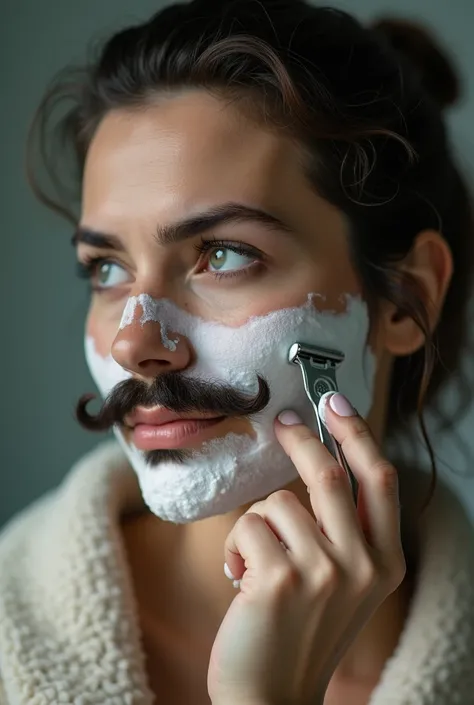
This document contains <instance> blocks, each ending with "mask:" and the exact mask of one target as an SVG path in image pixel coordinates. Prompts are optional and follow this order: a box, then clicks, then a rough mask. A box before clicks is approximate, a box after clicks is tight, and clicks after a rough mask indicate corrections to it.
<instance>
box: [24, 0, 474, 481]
mask: <svg viewBox="0 0 474 705" xmlns="http://www.w3.org/2000/svg"><path fill="white" fill-rule="evenodd" d="M187 87H194V88H196V87H198V88H203V89H205V90H209V91H212V92H215V93H217V94H219V95H220V96H223V97H225V98H228V99H230V100H236V101H239V102H240V103H241V104H242V106H243V107H245V108H247V109H249V110H252V111H253V113H254V114H255V115H256V116H257V117H262V118H265V120H266V123H267V124H273V125H274V126H275V127H277V128H278V129H282V130H285V131H287V132H291V133H292V134H293V135H294V136H295V137H296V138H297V140H298V141H299V143H300V144H301V145H302V146H303V148H304V150H305V154H306V155H307V164H306V167H307V175H308V178H309V179H310V181H311V182H312V183H313V185H314V188H315V190H317V191H318V192H319V193H320V194H321V195H322V196H323V197H324V198H326V199H327V200H328V201H330V202H331V203H333V204H335V205H336V206H337V207H338V208H340V209H341V210H342V211H343V212H344V213H345V214H346V216H347V217H348V221H349V223H350V229H351V234H350V247H351V253H352V257H353V261H354V264H355V266H356V267H357V269H358V271H359V274H360V277H361V280H362V283H363V286H364V287H365V296H366V297H367V300H368V302H369V305H370V307H371V310H372V311H376V308H377V302H379V301H380V300H381V299H385V300H389V301H391V302H393V303H394V304H396V306H397V307H398V310H399V312H400V315H409V316H411V317H412V318H413V319H414V320H415V321H416V323H417V324H418V325H419V327H420V328H421V329H422V331H423V333H424V335H425V340H426V343H425V346H424V348H423V349H422V350H420V351H418V352H416V353H415V354H414V355H410V356H407V357H405V358H398V359H397V360H396V363H395V366H394V373H393V379H392V390H391V392H392V393H391V399H390V409H389V424H390V425H391V426H393V425H394V424H395V423H396V422H397V421H399V420H400V419H406V418H407V417H411V415H413V414H414V413H416V414H417V415H418V419H419V422H420V425H421V430H422V433H423V436H424V438H425V441H426V444H427V448H428V451H429V453H430V457H431V461H432V467H433V477H432V486H431V491H432V490H433V489H434V481H435V479H436V466H435V462H434V456H433V452H432V448H431V445H430V443H429V439H428V437H427V434H426V430H425V426H424V421H423V415H422V411H423V406H424V404H425V402H427V401H428V402H430V403H431V404H433V403H434V402H435V397H436V394H437V393H438V390H439V388H440V385H441V383H442V382H443V381H444V379H445V378H446V377H447V376H449V373H450V371H452V370H455V369H456V368H457V366H458V361H459V355H460V352H461V347H462V343H463V335H464V332H465V318H464V317H465V309H466V305H467V301H468V283H469V273H470V271H471V267H472V246H473V240H474V238H473V234H474V225H473V211H472V209H471V202H470V198H469V195H468V193H467V190H466V187H465V185H464V182H463V180H462V178H461V176H460V173H459V171H458V169H457V168H456V165H455V163H454V160H453V157H452V154H451V150H450V146H449V141H448V138H447V135H446V128H445V124H444V120H443V116H442V109H443V108H445V107H446V106H447V105H450V104H452V103H453V102H454V101H455V100H456V98H457V97H458V92H459V86H458V81H457V79H456V75H455V73H454V71H453V69H452V68H451V66H450V64H449V62H448V61H447V59H446V58H445V57H444V55H443V54H442V53H441V51H440V50H439V49H438V48H437V47H436V46H435V45H434V43H433V41H432V40H431V39H430V38H429V36H428V35H427V33H426V32H425V31H424V30H422V29H420V28H419V27H417V26H414V25H412V24H408V23H405V22H401V21H395V20H384V21H380V22H378V23H377V24H376V25H375V26H374V27H373V28H365V27H363V26H362V25H361V24H360V23H359V22H357V21H356V20H355V19H354V18H353V17H351V16H350V15H348V14H346V13H344V12H341V11H337V10H334V9H330V8H323V7H313V6H310V5H309V4H307V3H306V2H304V1H303V0H227V1H225V0H194V2H191V3H190V4H186V5H185V4H174V5H171V6H169V7H167V8H166V9H164V10H162V11H160V12H158V13H157V14H156V15H154V16H153V17H152V18H151V19H150V20H149V21H148V22H145V23H143V24H139V25H137V26H133V27H130V28H127V29H125V30H123V31H120V32H118V33H117V34H115V35H114V36H112V37H111V38H110V39H109V40H108V41H107V42H106V43H105V46H103V47H101V49H100V52H99V55H98V56H97V57H96V58H95V59H94V61H93V62H92V63H91V65H90V66H88V67H86V68H84V69H82V70H79V71H75V72H74V71H68V73H67V74H66V75H64V74H63V75H60V76H59V77H58V79H57V80H56V81H55V82H54V83H53V84H52V86H51V89H50V90H49V91H48V93H47V94H46V96H45V98H44V100H43V102H42V104H41V106H40V109H39V111H38V114H37V116H36V120H35V122H34V125H33V129H32V132H31V135H30V140H29V175H30V181H31V183H32V185H33V188H34V189H35V191H36V192H37V193H38V194H39V195H40V197H41V198H42V200H43V201H44V202H46V203H47V204H48V205H50V206H52V207H54V208H56V209H57V210H59V211H60V212H62V213H63V214H64V215H69V216H71V212H70V210H69V208H68V207H66V205H65V203H66V201H65V200H64V198H65V197H66V198H67V199H69V202H70V197H71V195H73V194H74V193H75V195H76V198H77V195H78V190H77V186H78V184H79V183H80V180H81V176H82V170H83V166H84V160H85V156H86V153H87V150H88V146H89V144H90V141H91V138H92V136H93V135H94V132H95V130H96V128H97V125H98V124H99V122H100V121H101V119H102V118H103V117H104V115H105V114H107V113H108V111H110V110H113V109H116V108H123V107H132V108H133V107H137V108H140V106H143V104H144V103H146V102H147V101H150V100H153V98H154V97H155V96H156V95H157V93H163V92H166V93H172V92H173V91H175V90H179V89H182V88H187ZM61 106H65V109H61ZM58 111H59V112H58ZM52 126H54V127H55V129H54V130H52V129H51V127H52ZM57 137H59V139H60V142H59V143H58V142H57V140H56V138H57ZM38 138H39V140H38ZM70 150H72V152H71V151H70ZM68 154H69V155H70V156H72V159H73V162H72V165H71V161H70V160H68V159H67V158H66V155H68ZM37 157H40V174H39V175H38V172H37V170H36V166H37V164H38V162H37ZM58 158H59V159H58ZM63 164H66V166H67V168H68V169H69V173H72V174H73V177H74V181H73V189H76V190H75V191H73V192H72V194H71V192H70V191H69V189H68V188H67V187H66V184H67V176H66V175H65V174H63V173H62V172H61V166H62V165H63ZM71 166H73V167H74V169H73V171H71ZM40 182H41V184H42V186H41V188H40V187H39V186H38V184H39V183H40ZM46 182H48V183H49V186H48V187H43V184H44V183H46ZM49 187H53V189H54V192H55V195H54V196H53V195H51V191H50V190H49ZM72 217H73V218H74V216H72ZM425 229H436V230H439V231H440V232H441V233H442V234H443V236H444V238H445V239H446V241H447V243H448V244H449V246H450V248H451V251H452V254H453V258H454V265H455V276H454V278H453V281H452V284H451V286H450V288H449V291H448V294H447V298H446V302H445V305H444V310H443V312H442V315H441V318H440V320H439V324H438V326H437V331H436V339H437V342H436V344H435V342H434V335H433V334H432V332H430V326H429V322H428V315H427V311H426V309H425V306H424V304H423V301H424V297H423V295H422V292H421V291H420V289H419V285H418V284H417V282H416V280H415V279H414V278H411V277H409V276H408V275H406V274H403V273H402V272H401V270H400V267H399V266H398V265H399V263H400V262H401V261H402V260H403V259H404V258H405V257H406V256H407V255H408V253H409V252H410V249H411V248H412V246H413V244H414V241H415V238H416V236H417V235H418V234H419V233H420V232H421V231H422V230H425Z"/></svg>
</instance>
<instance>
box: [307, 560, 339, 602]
mask: <svg viewBox="0 0 474 705" xmlns="http://www.w3.org/2000/svg"><path fill="white" fill-rule="evenodd" d="M341 580H342V571H341V569H340V567H339V566H338V565H337V563H335V561H333V560H331V559H330V558H327V559H326V560H324V561H320V562H318V567H317V570H315V571H314V573H313V578H312V581H311V583H312V587H313V590H315V592H316V593H320V592H322V593H324V594H325V593H331V592H333V591H334V590H336V588H338V587H339V585H340V583H341Z"/></svg>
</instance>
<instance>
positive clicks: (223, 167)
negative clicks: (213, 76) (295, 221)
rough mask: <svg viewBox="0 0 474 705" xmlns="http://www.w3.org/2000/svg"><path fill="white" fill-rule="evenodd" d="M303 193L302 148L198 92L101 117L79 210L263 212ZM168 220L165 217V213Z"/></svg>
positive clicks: (211, 97) (108, 213)
mask: <svg viewBox="0 0 474 705" xmlns="http://www.w3.org/2000/svg"><path fill="white" fill-rule="evenodd" d="M302 189H303V191H304V190H306V189H309V185H308V184H307V183H306V179H305V178H304V174H303V169H302V166H301V156H300V150H299V149H298V147H297V146H296V144H295V143H294V142H292V141H291V139H289V138H288V137H286V136H284V135H283V134H279V133H277V132H276V131H275V130H271V129H270V128H264V127H263V126H260V125H258V124H257V123H256V121H254V120H252V119H250V118H249V117H247V116H246V115H244V113H243V112H242V111H241V110H240V109H239V108H238V106H236V105H235V104H230V103H228V102H224V101H223V100H220V99H218V98H216V97H214V96H211V95H210V94H208V93H206V92H204V91H189V92H184V93H182V94H179V95H176V96H173V97H164V98H159V99H158V100H157V101H156V102H155V103H154V104H151V105H147V106H145V107H143V108H140V109H126V110H125V109H123V110H115V111H112V112H110V113H109V114H107V115H106V116H105V117H104V119H103V120H102V122H101V124H100V125H99V127H98V129H97V131H96V133H95V135H94V138H93V140H92V142H91V145H90V148H89V151H88V155H87V160H86V165H85V173H84V184H83V207H84V210H85V212H86V213H87V212H90V211H92V212H94V213H95V214H97V213H98V212H99V211H103V212H106V214H107V215H108V216H113V215H114V214H117V215H120V216H121V217H122V216H123V215H124V213H123V211H124V209H126V207H127V204H128V205H129V207H131V206H132V205H133V209H134V210H135V211H137V210H140V213H141V214H142V215H143V216H144V215H145V214H146V212H147V210H148V209H150V207H151V206H152V204H153V210H154V213H155V215H156V208H157V206H158V205H159V206H160V207H164V208H166V209H171V210H174V209H175V208H177V207H178V208H179V210H180V214H182V211H183V209H184V210H187V209H188V207H189V208H192V207H193V206H194V205H195V204H199V205H200V206H202V205H205V204H206V203H214V202H216V201H217V202H218V201H228V200H234V199H241V200H244V201H247V202H252V201H256V202H259V203H262V202H264V203H266V204H267V205H268V206H269V207H271V206H272V204H278V202H279V201H281V198H282V197H284V196H285V194H286V197H287V198H288V197H289V196H290V194H293V193H294V192H295V190H296V191H297V192H299V193H300V195H303V194H302ZM170 215H171V214H170Z"/></svg>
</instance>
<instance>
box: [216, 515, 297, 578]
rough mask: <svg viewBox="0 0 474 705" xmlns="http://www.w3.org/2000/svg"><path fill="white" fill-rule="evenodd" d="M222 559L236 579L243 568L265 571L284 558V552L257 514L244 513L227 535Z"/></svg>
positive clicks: (277, 564)
mask: <svg viewBox="0 0 474 705" xmlns="http://www.w3.org/2000/svg"><path fill="white" fill-rule="evenodd" d="M224 555H225V562H226V564H227V565H228V567H229V570H230V572H231V573H232V575H233V576H234V578H235V579H236V580H240V579H241V578H242V576H243V574H244V573H245V571H246V570H253V571H255V572H256V573H257V574H261V575H265V574H268V573H269V572H270V570H271V569H273V568H274V567H275V566H279V565H281V563H282V562H284V561H285V560H287V559H286V552H285V550H284V549H283V548H282V546H281V544H280V541H279V540H278V538H277V537H276V536H275V534H274V533H273V531H272V530H271V528H270V527H269V526H268V525H267V524H266V522H265V520H264V519H263V517H262V516H260V514H255V513H253V512H252V511H249V512H247V513H245V514H243V515H242V516H241V517H240V519H238V520H237V521H236V523H235V525H234V528H233V529H232V531H231V532H230V533H229V535H228V536H227V539H226V542H225V546H224Z"/></svg>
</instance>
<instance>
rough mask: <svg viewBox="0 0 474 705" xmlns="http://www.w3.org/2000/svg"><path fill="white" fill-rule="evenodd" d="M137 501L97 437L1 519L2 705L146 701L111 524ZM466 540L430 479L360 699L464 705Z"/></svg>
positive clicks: (131, 606) (110, 448)
mask: <svg viewBox="0 0 474 705" xmlns="http://www.w3.org/2000/svg"><path fill="white" fill-rule="evenodd" d="M142 506H144V505H143V500H142V498H141V495H140V491H139V487H138V483H137V481H136V477H135V474H134V473H133V471H132V470H131V469H130V468H129V466H128V465H127V463H126V461H125V460H124V458H123V456H122V454H121V451H120V450H119V448H118V447H117V446H116V445H115V444H113V443H107V444H104V445H102V446H100V447H99V448H98V449H97V450H95V451H93V452H92V453H91V454H89V455H88V456H86V457H85V458H84V459H83V460H82V461H80V462H79V463H78V464H77V465H76V466H75V467H74V468H73V469H72V470H71V472H70V473H69V475H68V476H67V477H66V479H65V480H64V482H63V483H62V484H61V486H60V487H59V488H58V489H56V490H55V491H53V492H50V493H49V494H47V495H46V496H44V497H43V498H42V499H41V500H39V501H38V502H36V503H35V504H34V505H32V506H31V507H29V508H28V509H26V510H25V511H24V512H22V513H21V514H20V515H18V516H17V517H16V518H15V519H14V520H13V521H12V522H10V524H9V525H8V526H7V527H6V528H5V530H4V531H3V533H2V534H1V536H0V673H1V679H2V682H1V683H0V703H1V705H6V704H7V703H8V705H25V704H26V703H28V704H29V705H52V704H53V703H54V704H55V705H56V703H70V704H71V705H92V704H96V703H101V705H104V704H107V705H138V704H139V705H151V703H153V695H152V693H151V692H150V690H149V689H148V687H147V678H146V673H145V658H144V654H143V652H142V648H141V642H140V632H139V626H138V618H137V608H136V604H135V602H134V596H133V591H132V583H131V579H130V575H129V573H128V570H127V563H126V558H125V552H124V547H123V544H122V541H121V534H120V530H119V523H120V518H121V516H123V515H124V514H125V513H128V512H130V511H134V510H136V509H138V508H140V507H142ZM473 538H474V534H473V529H472V527H471V524H470V523H469V520H468V519H467V517H466V514H465V511H464V509H463V508H462V505H461V504H460V502H459V501H458V500H457V499H456V498H455V497H454V496H453V495H452V493H451V492H450V491H449V490H448V489H447V488H446V487H445V486H444V485H442V484H441V482H440V483H439V485H438V490H437V492H436V494H435V498H434V499H433V501H432V503H431V505H430V507H429V509H428V510H427V512H426V513H425V515H424V518H423V524H422V532H421V537H420V539H421V541H420V568H419V573H418V576H417V583H416V587H415V593H414V596H413V600H412V603H411V608H410V613H409V615H408V619H407V622H406V624H405V627H404V631H403V633H402V636H401V638H400V641H399V644H398V646H397V649H396V651H395V653H394V654H393V656H392V657H391V658H390V659H389V660H388V661H387V663H386V665H385V669H384V671H383V673H382V676H381V679H380V681H379V684H378V685H377V687H376V689H375V691H374V692H373V694H372V696H371V699H370V705H474V599H473V597H474V541H473ZM157 705H173V703H166V704H165V703H161V702H160V699H159V696H158V700H157ZM348 705H350V704H349V703H348Z"/></svg>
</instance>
